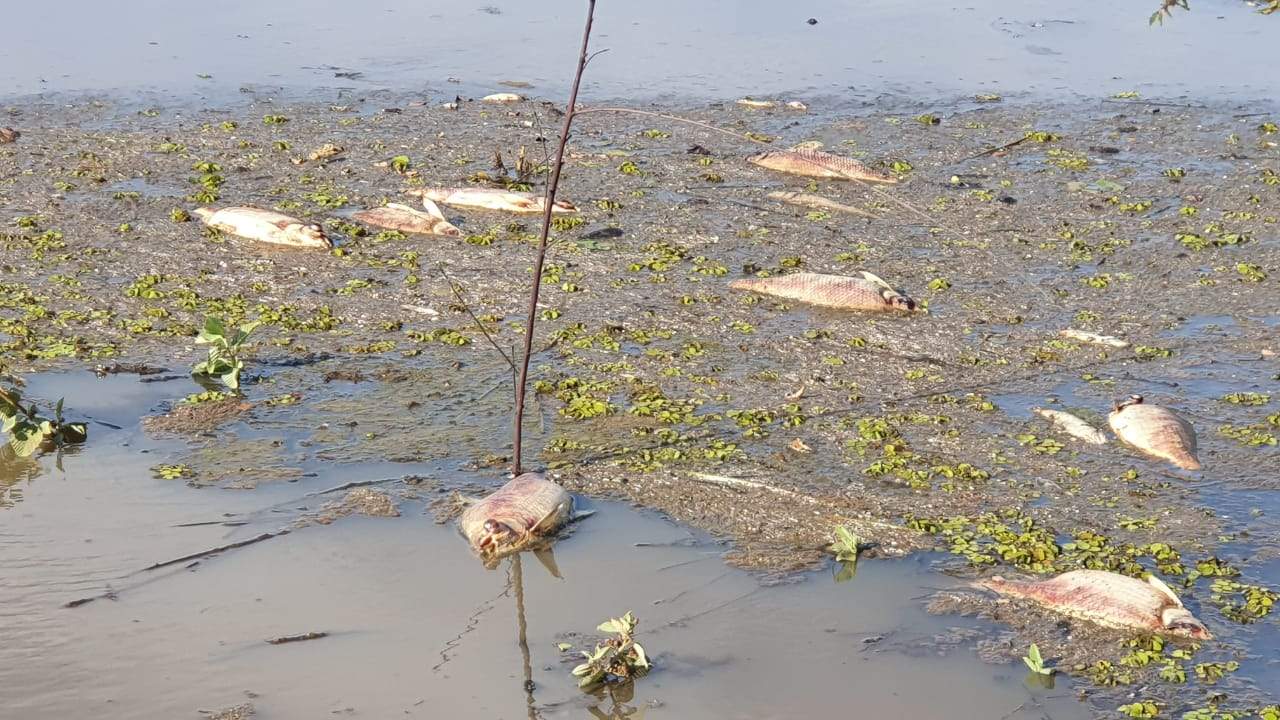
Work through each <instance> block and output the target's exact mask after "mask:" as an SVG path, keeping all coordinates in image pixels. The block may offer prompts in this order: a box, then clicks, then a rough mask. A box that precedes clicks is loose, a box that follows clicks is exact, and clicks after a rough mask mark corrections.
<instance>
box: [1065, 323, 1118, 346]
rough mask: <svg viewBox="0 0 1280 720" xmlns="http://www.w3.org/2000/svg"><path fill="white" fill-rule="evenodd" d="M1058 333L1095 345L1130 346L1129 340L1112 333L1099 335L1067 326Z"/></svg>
mask: <svg viewBox="0 0 1280 720" xmlns="http://www.w3.org/2000/svg"><path fill="white" fill-rule="evenodd" d="M1058 334H1059V335H1061V336H1062V337H1064V338H1070V339H1072V340H1079V341H1080V342H1087V343H1093V344H1094V345H1106V346H1108V347H1113V348H1127V347H1129V341H1128V340H1122V339H1120V338H1118V337H1112V336H1111V335H1099V334H1097V333H1091V332H1089V331H1087V330H1076V329H1075V328H1067V329H1066V330H1059V331H1058Z"/></svg>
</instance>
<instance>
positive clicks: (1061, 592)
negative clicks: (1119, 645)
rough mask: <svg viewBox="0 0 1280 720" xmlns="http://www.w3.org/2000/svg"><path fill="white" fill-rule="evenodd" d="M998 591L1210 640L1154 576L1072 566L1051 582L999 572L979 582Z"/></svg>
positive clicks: (1120, 625)
mask: <svg viewBox="0 0 1280 720" xmlns="http://www.w3.org/2000/svg"><path fill="white" fill-rule="evenodd" d="M976 584H977V585H978V586H979V587H982V588H986V589H988V590H991V591H993V592H996V593H998V594H1000V595H1006V596H1009V597H1015V598H1025V599H1027V600H1031V601H1032V602H1035V603H1038V604H1040V605H1043V606H1045V607H1047V608H1049V609H1050V610H1053V611H1055V612H1059V613H1062V614H1063V615H1069V616H1071V617H1076V618H1080V619H1082V620H1088V621H1090V622H1093V623H1096V624H1098V625H1102V626H1103V627H1110V628H1117V629H1123V630H1142V631H1145V632H1155V633H1163V634H1168V635H1177V636H1180V637H1188V638H1195V639H1197V640H1208V639H1210V638H1212V637H1213V634H1212V633H1210V632H1209V628H1207V627H1205V625H1204V623H1202V622H1200V621H1199V620H1198V619H1196V617H1195V616H1194V615H1192V614H1191V611H1189V610H1187V609H1186V608H1185V607H1183V606H1182V601H1181V600H1179V599H1178V596H1177V595H1175V594H1174V592H1173V591H1172V590H1170V589H1169V586H1168V585H1165V584H1164V583H1163V582H1161V580H1160V579H1159V578H1157V577H1155V576H1154V575H1151V576H1148V577H1147V579H1146V581H1143V580H1138V579H1136V578H1131V577H1129V576H1127V575H1120V574H1118V573H1113V572H1106V571H1103V570H1072V571H1071V572H1067V573H1063V574H1061V575H1059V576H1057V577H1055V578H1052V579H1049V580H1041V581H1037V582H1019V581H1016V580H1005V579H1004V578H1002V577H999V576H996V577H993V578H990V579H989V580H982V581H979V582H978V583H976Z"/></svg>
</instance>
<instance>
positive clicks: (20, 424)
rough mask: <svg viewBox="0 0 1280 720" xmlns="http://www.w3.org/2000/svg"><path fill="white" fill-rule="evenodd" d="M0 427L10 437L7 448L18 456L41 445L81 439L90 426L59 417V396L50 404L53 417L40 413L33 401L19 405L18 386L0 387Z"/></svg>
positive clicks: (35, 449)
mask: <svg viewBox="0 0 1280 720" xmlns="http://www.w3.org/2000/svg"><path fill="white" fill-rule="evenodd" d="M0 430H2V431H3V432H4V434H5V435H6V436H8V438H9V449H10V450H12V451H13V454H14V455H16V456H18V457H29V456H30V455H32V454H34V453H35V452H36V451H37V450H39V449H40V448H41V447H49V446H51V447H62V446H63V445H74V444H77V443H82V442H84V441H85V440H86V439H87V438H88V435H89V429H88V427H87V426H86V425H85V424H84V423H69V422H67V421H66V420H65V419H64V418H63V417H62V400H58V404H57V405H55V406H54V408H53V417H52V418H48V417H45V416H43V415H41V414H40V410H39V408H37V407H36V405H35V404H34V403H28V404H27V406H26V407H23V406H22V395H21V393H20V392H19V391H18V389H17V388H9V389H7V390H0Z"/></svg>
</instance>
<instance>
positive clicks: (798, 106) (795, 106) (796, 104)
mask: <svg viewBox="0 0 1280 720" xmlns="http://www.w3.org/2000/svg"><path fill="white" fill-rule="evenodd" d="M787 108H788V109H791V110H799V111H801V112H804V111H805V110H808V109H809V106H808V105H805V104H804V103H802V102H800V101H799V100H792V101H791V102H789V103H787Z"/></svg>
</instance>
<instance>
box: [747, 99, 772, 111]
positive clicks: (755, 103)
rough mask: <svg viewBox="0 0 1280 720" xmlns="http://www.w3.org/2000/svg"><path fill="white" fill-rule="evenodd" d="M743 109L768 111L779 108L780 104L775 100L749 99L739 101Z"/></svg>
mask: <svg viewBox="0 0 1280 720" xmlns="http://www.w3.org/2000/svg"><path fill="white" fill-rule="evenodd" d="M738 104H739V105H741V106H742V107H749V108H754V109H756V110H766V109H769V108H776V107H778V103H777V102H776V101H774V100H753V99H751V98H749V97H745V98H742V99H741V100H739V101H738Z"/></svg>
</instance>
